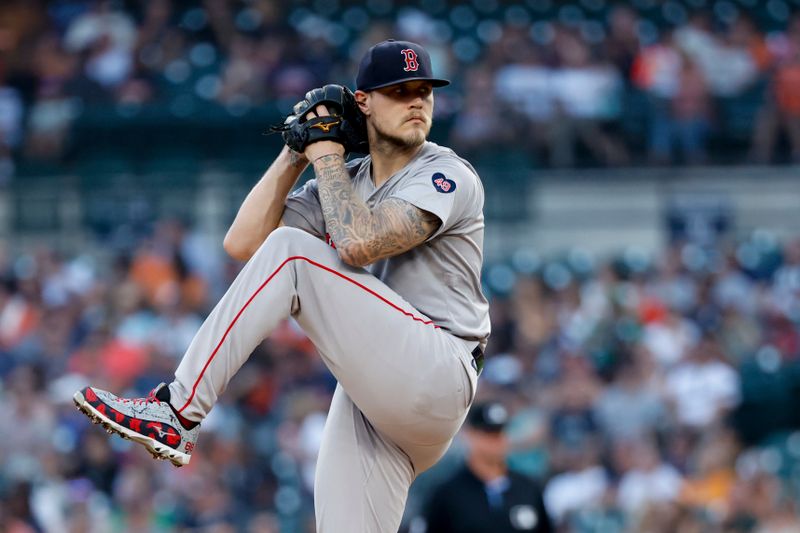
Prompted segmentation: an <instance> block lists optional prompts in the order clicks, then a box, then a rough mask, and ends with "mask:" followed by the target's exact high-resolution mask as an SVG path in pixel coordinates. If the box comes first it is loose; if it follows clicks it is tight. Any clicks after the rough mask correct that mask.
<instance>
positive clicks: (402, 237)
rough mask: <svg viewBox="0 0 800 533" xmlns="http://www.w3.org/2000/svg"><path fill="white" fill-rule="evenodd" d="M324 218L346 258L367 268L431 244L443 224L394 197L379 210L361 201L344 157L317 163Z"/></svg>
mask: <svg viewBox="0 0 800 533" xmlns="http://www.w3.org/2000/svg"><path fill="white" fill-rule="evenodd" d="M314 172H315V173H316V176H317V187H318V189H319V200H320V204H321V206H322V216H323V218H324V219H325V225H326V227H327V231H328V233H330V235H331V238H332V239H333V242H334V244H335V245H336V249H337V250H338V251H339V254H340V255H341V256H342V259H343V260H345V261H346V262H347V263H350V264H351V265H358V266H364V265H368V264H370V263H374V262H375V261H377V260H379V259H384V258H386V257H392V256H395V255H398V254H401V253H403V252H405V251H408V250H410V249H411V248H413V247H415V246H417V245H419V244H421V243H423V242H425V239H427V238H428V237H430V236H431V235H432V234H433V233H434V232H435V231H436V230H437V229H438V228H439V225H440V224H441V221H440V220H439V218H438V217H437V216H436V215H434V214H432V213H429V212H427V211H425V210H422V209H419V208H418V207H416V206H414V205H412V204H410V203H409V202H406V201H404V200H400V199H399V198H391V199H389V200H386V201H384V202H382V203H381V204H380V205H379V206H377V207H376V208H375V209H374V210H370V208H369V207H367V205H366V204H365V203H364V202H363V201H362V200H361V198H359V197H358V196H357V195H356V194H355V191H354V190H353V184H352V182H351V180H350V176H349V174H348V173H347V168H346V167H345V163H344V158H343V157H342V156H340V155H327V156H323V157H320V158H318V159H317V160H316V161H314Z"/></svg>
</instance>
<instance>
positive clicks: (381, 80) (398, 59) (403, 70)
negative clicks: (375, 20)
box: [356, 39, 450, 91]
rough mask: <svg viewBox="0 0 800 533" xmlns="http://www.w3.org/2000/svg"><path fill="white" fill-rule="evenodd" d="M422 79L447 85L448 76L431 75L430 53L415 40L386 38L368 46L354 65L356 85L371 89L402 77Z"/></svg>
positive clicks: (436, 85)
mask: <svg viewBox="0 0 800 533" xmlns="http://www.w3.org/2000/svg"><path fill="white" fill-rule="evenodd" d="M413 80H425V81H429V82H431V84H433V86H434V87H444V86H445V85H449V84H450V81H449V80H443V79H439V78H434V77H433V69H432V68H431V56H430V55H429V54H428V51H427V50H425V49H424V48H423V47H422V46H420V45H418V44H417V43H412V42H409V41H395V40H394V39H389V40H388V41H383V42H382V43H378V44H376V45H375V46H373V47H372V48H370V49H369V50H368V51H367V53H366V54H364V57H363V58H361V64H360V65H359V66H358V76H357V77H356V89H358V90H360V91H371V90H373V89H380V88H381V87H388V86H389V85H394V84H396V83H403V82H404V81H413Z"/></svg>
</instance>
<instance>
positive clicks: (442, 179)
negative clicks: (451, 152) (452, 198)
mask: <svg viewBox="0 0 800 533" xmlns="http://www.w3.org/2000/svg"><path fill="white" fill-rule="evenodd" d="M431 181H432V182H433V188H434V189H436V190H437V191H439V192H441V193H445V194H447V193H451V192H453V191H454V190H456V182H455V181H453V180H451V179H450V178H448V177H446V176H445V175H444V174H442V173H441V172H436V173H435V174H434V175H433V177H432V178H431Z"/></svg>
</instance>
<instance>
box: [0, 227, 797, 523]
mask: <svg viewBox="0 0 800 533" xmlns="http://www.w3.org/2000/svg"><path fill="white" fill-rule="evenodd" d="M214 250H217V252H216V253H214V252H213V251H214ZM238 267H239V266H238V264H236V263H233V262H231V261H228V260H226V259H225V258H224V257H223V253H222V250H221V246H219V244H218V243H216V244H215V243H209V242H206V239H205V238H204V236H203V235H202V234H200V233H198V232H197V231H194V230H192V229H191V228H188V227H186V226H184V225H183V224H181V223H179V222H176V221H171V220H162V221H160V222H159V223H158V224H157V225H156V226H155V227H154V229H153V231H152V233H151V235H150V236H149V237H148V238H146V239H143V240H142V241H141V242H139V243H138V244H137V245H136V246H135V247H134V248H131V249H130V251H129V252H127V253H118V254H107V253H105V254H104V253H99V254H88V253H87V254H85V255H78V256H74V257H64V256H61V255H59V254H58V253H55V252H54V251H53V250H52V249H48V248H40V249H37V250H34V251H31V252H30V253H24V254H17V255H10V254H8V253H4V254H0V273H2V280H3V283H2V285H0V435H2V438H1V439H0V530H2V531H8V532H13V533H28V532H33V531H45V532H59V533H61V532H64V531H71V532H92V531H97V532H105V531H130V532H145V531H146V532H152V531H182V530H192V531H204V532H228V531H246V532H277V531H283V532H290V533H293V532H298V533H299V532H307V531H313V519H312V517H313V510H312V495H311V490H312V487H313V482H312V480H313V472H314V461H315V457H316V453H317V450H318V446H319V442H320V436H321V430H322V427H323V424H324V421H325V413H326V410H327V406H328V402H329V401H330V398H331V394H332V391H333V389H334V385H335V383H334V381H333V379H332V377H331V376H330V374H329V373H328V372H327V371H326V369H325V368H324V366H323V364H322V363H321V362H320V360H319V358H318V357H317V356H316V355H315V352H314V348H313V346H312V345H311V344H310V343H309V341H308V340H307V339H306V337H305V336H304V335H303V334H302V332H301V331H300V330H299V329H298V328H297V326H296V325H295V324H293V323H291V322H287V323H285V324H283V325H282V326H281V327H280V328H279V330H278V331H277V332H276V333H275V334H274V335H273V336H272V337H271V338H270V339H268V340H266V341H265V342H264V343H263V344H262V345H261V346H259V347H258V348H257V350H256V351H255V352H254V354H253V355H252V357H251V358H250V360H249V361H248V363H247V364H246V365H245V367H244V368H243V369H242V370H241V371H240V372H239V373H238V374H237V376H236V378H235V380H234V381H233V382H232V383H231V386H230V387H229V389H228V390H227V391H226V393H225V394H224V395H223V397H222V400H221V402H220V403H219V404H218V405H217V406H216V407H215V408H214V409H213V411H212V413H211V415H210V416H209V417H208V418H207V419H206V420H205V421H204V422H203V431H202V433H201V437H200V441H199V446H198V448H197V450H196V453H195V454H194V455H195V457H194V458H193V460H192V462H191V463H190V464H189V465H188V466H186V467H184V468H181V469H179V470H178V469H175V468H173V467H172V466H171V465H168V464H166V463H162V462H157V461H153V460H152V459H151V458H150V456H149V455H148V454H146V453H145V452H144V451H143V450H142V449H141V448H140V447H138V446H135V447H131V445H130V443H129V442H127V441H123V440H121V439H119V438H118V437H116V436H114V437H111V438H109V437H108V436H107V435H105V434H104V433H103V432H102V428H100V427H99V426H93V425H91V424H90V423H89V422H88V420H87V419H86V417H84V416H82V415H81V414H80V413H78V411H76V410H75V408H74V406H73V405H72V401H71V395H72V393H73V392H74V391H75V390H78V389H79V388H80V387H81V386H83V385H84V384H87V383H91V384H93V385H96V386H99V387H103V388H107V389H109V390H112V391H115V392H117V393H120V394H124V395H125V396H128V397H131V396H133V397H136V396H143V395H145V394H146V393H147V391H148V390H150V389H151V388H152V387H153V386H155V385H156V384H158V383H159V382H160V381H162V380H169V379H170V378H171V375H172V372H173V370H174V368H175V367H176V365H177V363H178V361H179V359H180V357H181V355H182V353H183V351H184V350H185V349H186V347H187V345H188V343H189V342H190V340H191V338H192V336H193V334H194V331H195V330H196V329H197V328H198V326H199V324H200V322H201V320H202V318H203V317H204V316H205V315H206V314H207V313H208V312H209V310H210V307H211V306H212V305H213V304H214V302H215V301H216V299H217V298H218V297H219V294H220V291H222V290H224V289H225V287H226V286H227V284H228V283H229V282H230V281H231V280H232V278H233V277H234V276H235V273H236V272H237V270H238ZM498 268H502V269H505V271H506V272H510V273H511V274H512V277H511V279H510V281H509V279H505V278H503V279H505V281H504V282H503V283H499V282H498V280H499V279H501V277H500V276H498V275H497V272H496V270H497V269H498ZM485 283H486V290H487V291H488V292H489V293H490V294H491V300H492V303H491V314H492V322H493V334H492V337H491V339H490V343H489V350H488V357H487V363H486V367H485V369H484V372H483V374H482V376H481V378H480V383H479V390H478V400H487V399H491V400H497V401H501V402H503V403H504V404H505V405H506V406H507V407H508V409H509V411H510V413H511V418H510V419H509V422H508V424H507V429H506V431H507V436H508V438H509V442H510V446H511V452H510V454H509V458H508V459H509V464H510V465H511V467H512V468H513V469H514V470H515V471H518V472H521V473H523V474H526V475H529V476H531V477H533V478H536V479H538V480H539V481H540V482H541V483H542V484H543V486H544V501H545V504H546V505H547V508H548V509H549V512H550V513H551V514H552V516H553V518H554V520H555V521H556V522H557V523H558V524H559V525H560V527H561V528H562V529H561V531H565V532H579V533H580V532H587V533H589V532H597V533H599V532H601V531H602V532H634V531H636V532H654V533H655V532H664V533H667V532H675V531H680V532H682V533H686V532H695V531H696V532H703V533H708V532H712V533H713V532H720V533H734V532H753V533H766V532H777V531H780V532H794V531H800V520H798V518H797V517H798V507H797V506H798V501H800V500H799V499H798V497H799V496H800V431H798V428H800V416H798V414H797V412H796V408H795V406H796V403H797V391H798V390H800V378H798V376H800V372H798V370H799V369H800V367H799V366H798V354H800V330H799V329H798V326H797V324H798V320H800V240H792V241H787V242H785V243H780V242H778V241H777V240H775V239H774V238H771V237H770V236H769V235H764V234H759V235H757V236H755V237H754V238H753V239H751V240H748V241H744V242H741V243H727V242H723V241H720V242H719V243H718V244H716V245H714V246H705V247H700V246H697V245H694V244H691V243H676V244H674V245H672V246H670V247H669V248H667V249H665V250H664V251H663V254H662V255H661V256H660V257H652V258H648V257H647V256H645V255H642V254H639V253H635V251H628V252H626V253H624V254H621V255H620V256H619V257H618V258H612V259H609V260H604V261H602V262H596V261H595V260H593V259H592V257H591V256H589V255H587V254H585V253H580V252H578V251H574V252H572V253H570V254H568V255H567V256H565V257H564V258H551V259H548V260H547V261H539V260H536V258H535V257H534V256H533V255H531V254H521V255H520V256H514V257H513V258H511V259H510V260H509V263H508V265H500V264H497V265H491V266H490V267H489V268H488V269H487V275H486V280H485ZM462 452H463V445H462V443H460V441H457V442H456V443H455V444H454V446H453V447H452V450H451V452H450V453H449V455H448V456H446V457H445V459H444V460H443V461H442V463H441V465H439V466H437V467H436V468H435V469H434V470H433V471H431V472H430V474H431V475H430V476H428V474H427V473H426V474H425V475H426V476H428V477H427V478H426V480H425V481H422V480H421V482H422V483H430V480H431V479H434V478H437V477H438V478H439V479H441V478H442V476H443V475H444V472H445V471H446V470H447V469H448V468H450V466H452V464H453V461H454V460H456V459H457V458H458V457H459V454H461V453H462ZM437 469H441V470H439V471H438V472H437ZM423 501H424V495H423V493H421V492H419V493H418V492H416V489H415V488H412V495H411V498H410V501H409V513H410V514H409V517H408V520H407V523H412V522H413V515H414V512H416V511H417V510H418V509H419V508H420V507H421V505H422V502H423Z"/></svg>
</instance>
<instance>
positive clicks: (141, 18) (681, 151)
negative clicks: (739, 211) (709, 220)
mask: <svg viewBox="0 0 800 533" xmlns="http://www.w3.org/2000/svg"><path fill="white" fill-rule="evenodd" d="M389 37H394V38H408V39H410V40H415V41H417V42H420V43H421V44H423V45H425V46H426V47H428V48H429V50H430V51H431V55H432V57H433V61H434V69H435V70H436V72H437V74H438V75H440V76H443V77H448V78H451V79H452V80H453V81H454V84H453V86H452V87H450V88H447V89H443V90H442V91H441V92H440V93H439V95H440V97H439V99H438V101H437V102H438V105H437V114H438V116H439V119H440V121H442V122H443V123H445V124H448V125H449V127H448V130H447V133H446V134H445V135H446V136H445V137H444V138H441V139H439V140H440V141H445V142H450V143H452V144H453V145H454V147H455V148H456V149H457V150H461V151H463V152H465V153H476V152H477V153H487V152H488V153H490V154H491V153H494V154H496V155H497V154H499V156H500V157H501V158H502V156H503V154H504V153H507V152H508V151H516V152H522V153H524V154H526V155H527V156H528V157H529V160H528V162H529V163H531V164H534V165H539V166H542V167H544V166H555V167H564V166H566V167H570V166H574V165H579V164H583V163H588V164H593V165H624V164H642V163H650V164H663V163H684V164H694V163H703V162H706V161H709V160H710V161H712V162H731V161H735V162H741V161H745V160H746V161H750V162H758V163H768V162H775V161H780V162H788V161H795V162H796V161H798V159H800V100H799V97H798V94H800V16H798V14H797V2H796V1H795V2H794V3H791V2H789V1H788V0H771V1H770V2H756V1H751V0H739V1H738V2H734V1H731V0H715V1H713V2H712V1H709V2H706V1H705V0H703V1H697V0H685V1H684V0H668V1H664V2H660V1H654V0H638V1H637V2H633V3H630V4H628V3H617V2H611V1H610V0H580V1H577V2H570V3H566V2H553V1H552V0H527V1H525V2H520V3H516V4H513V5H511V4H509V5H507V4H506V3H504V2H500V1H498V0H472V1H471V2H468V3H464V4H456V3H450V2H447V1H445V0H419V2H400V1H397V2H395V1H394V0H372V1H369V2H365V3H363V4H362V3H350V2H347V1H344V0H342V1H339V0H334V1H323V0H313V1H311V0H307V1H304V2H278V1H275V0H247V1H244V0H240V1H239V0H202V1H200V0H198V1H194V2H190V1H185V0H150V1H143V0H139V1H137V0H111V1H109V0H53V1H45V0H8V1H5V2H3V3H2V5H0V110H1V111H2V112H0V175H3V176H5V177H6V178H7V177H8V176H10V175H11V174H12V173H13V172H14V164H15V162H17V161H19V160H29V159H33V160H37V159H43V160H55V161H60V160H63V158H65V157H67V156H69V155H70V154H71V153H74V152H78V153H80V151H81V150H83V149H86V148H88V147H87V146H85V144H83V143H78V144H77V145H76V143H71V136H70V132H71V129H72V128H74V127H75V126H76V125H79V124H81V122H82V121H84V120H86V116H87V113H89V112H90V111H91V110H92V109H95V108H99V107H100V106H105V108H108V109H111V110H112V113H111V114H110V115H108V117H107V118H105V119H104V120H103V121H102V122H103V126H104V127H105V128H108V127H111V128H112V129H113V127H114V124H116V123H117V122H118V123H119V125H118V127H117V129H116V130H114V131H116V132H118V133H119V134H120V141H119V143H120V144H122V145H125V144H126V143H129V142H132V140H130V139H128V140H125V139H124V138H123V136H122V134H123V133H124V132H125V130H126V127H128V128H130V126H126V125H125V120H126V119H130V118H132V117H150V118H152V119H153V120H156V121H158V124H159V125H162V127H164V128H169V127H170V125H171V124H172V125H173V126H174V124H175V122H176V121H178V120H180V119H185V118H187V117H191V116H193V115H194V114H197V113H201V112H203V111H206V112H210V111H211V110H216V111H218V112H219V113H220V114H221V115H224V116H227V117H228V119H229V121H230V124H231V125H232V126H231V127H234V126H235V124H236V121H237V120H241V119H242V118H246V117H247V116H248V115H249V114H250V113H253V112H256V111H258V110H262V109H265V108H270V109H275V115H277V113H278V111H281V112H284V113H285V112H288V110H289V109H290V108H291V105H292V104H293V103H294V102H295V101H296V100H297V99H298V98H299V97H300V96H301V95H302V94H304V92H305V91H306V90H308V89H309V88H312V87H315V86H319V85H321V84H324V83H329V82H339V83H344V84H347V85H350V86H352V85H353V76H354V72H355V70H356V63H357V61H358V59H359V58H360V57H361V55H362V54H363V52H364V51H365V50H366V48H367V47H368V46H370V45H371V44H374V43H375V42H378V41H380V40H383V39H385V38H389ZM201 116H202V115H201ZM98 131H99V130H98ZM103 131H106V130H103ZM223 141H224V136H223V139H222V140H221V142H223Z"/></svg>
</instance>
